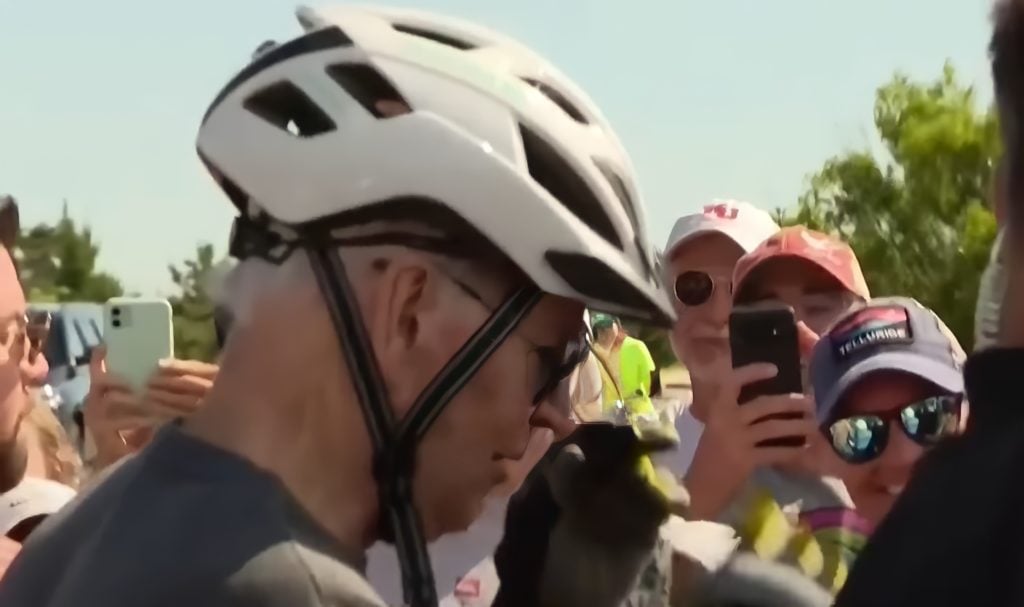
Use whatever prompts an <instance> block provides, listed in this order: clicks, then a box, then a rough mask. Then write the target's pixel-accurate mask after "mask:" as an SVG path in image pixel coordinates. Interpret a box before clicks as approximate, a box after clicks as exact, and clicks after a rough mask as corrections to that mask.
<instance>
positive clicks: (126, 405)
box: [102, 391, 149, 423]
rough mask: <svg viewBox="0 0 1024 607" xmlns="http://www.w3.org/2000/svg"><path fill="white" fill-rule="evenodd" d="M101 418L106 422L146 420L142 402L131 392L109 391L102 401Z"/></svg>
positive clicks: (146, 416)
mask: <svg viewBox="0 0 1024 607" xmlns="http://www.w3.org/2000/svg"><path fill="white" fill-rule="evenodd" d="M102 403H103V417H104V418H105V419H107V420H118V423H121V421H125V422H131V421H135V420H145V419H148V417H149V416H148V415H147V414H146V413H145V409H144V408H143V406H142V400H141V399H140V398H139V397H138V396H136V395H135V394H132V393H131V392H121V391H111V392H108V393H107V394H106V395H105V396H104V398H103V400H102Z"/></svg>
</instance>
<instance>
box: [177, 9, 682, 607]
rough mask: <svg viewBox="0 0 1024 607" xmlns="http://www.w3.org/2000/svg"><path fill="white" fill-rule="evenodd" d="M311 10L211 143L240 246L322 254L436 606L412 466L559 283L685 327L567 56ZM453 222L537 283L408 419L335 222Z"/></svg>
mask: <svg viewBox="0 0 1024 607" xmlns="http://www.w3.org/2000/svg"><path fill="white" fill-rule="evenodd" d="M298 18H299V22H300V23H301V24H302V27H303V28H304V29H305V31H306V33H305V34H304V35H302V36H300V37H298V38H296V39H294V40H291V41H290V42H287V43H285V44H282V45H280V46H277V45H273V44H266V43H265V44H263V45H261V46H260V49H259V50H258V51H257V52H256V53H255V54H254V56H253V60H252V62H251V63H250V64H249V66H247V67H246V68H244V69H243V70H242V71H241V72H240V73H239V74H238V75H237V76H235V78H233V79H232V80H231V81H230V82H229V83H228V84H227V85H226V86H225V87H224V89H223V90H222V91H221V92H220V93H219V94H218V95H217V97H216V98H215V100H214V101H213V103H212V104H211V106H210V108H209V110H207V113H206V116H205V117H204V119H203V123H202V126H201V127H200V131H199V137H198V142H197V148H198V152H199V155H200V157H201V158H202V160H203V162H204V164H205V165H206V166H207V168H208V169H209V170H210V172H211V174H212V175H213V177H214V179H215V180H216V181H217V182H218V183H219V184H220V186H221V187H222V188H223V189H224V191H225V193H226V194H227V195H228V196H229V198H231V200H232V201H233V202H234V203H235V205H236V206H237V207H238V209H239V211H240V217H239V218H237V219H236V222H235V234H234V235H233V238H232V253H233V254H234V255H236V256H238V257H246V256H252V255H257V256H261V257H263V258H264V259H267V260H270V261H280V260H281V259H283V258H285V257H287V256H288V255H290V254H291V253H293V252H295V251H297V250H304V251H305V252H306V253H307V254H308V255H309V257H310V261H311V265H312V267H313V269H314V272H315V273H316V275H317V280H318V281H319V284H320V287H321V290H322V291H323V292H324V299H325V301H326V303H327V305H328V309H329V311H330V313H331V316H332V320H333V322H334V325H335V329H336V331H337V333H338V338H339V343H340V345H341V348H342V351H343V353H344V355H345V357H346V363H347V364H348V367H349V371H350V375H351V377H352V381H353V385H354V387H355V389H356V393H357V395H358V397H359V401H360V406H361V407H362V411H363V417H364V419H365V421H366V424H367V430H368V433H369V435H370V438H371V441H372V444H373V446H374V450H375V457H376V464H377V465H376V468H375V476H376V478H377V482H378V485H379V489H380V493H381V505H382V512H381V514H382V516H381V519H382V521H383V525H382V532H383V533H385V534H389V533H390V534H391V536H392V537H393V539H394V541H395V544H396V548H397V550H398V553H399V556H400V559H401V561H402V565H403V576H404V582H405V588H406V594H407V600H408V602H410V603H411V604H412V605H415V606H416V607H424V606H426V605H433V604H436V593H434V591H433V584H432V583H431V580H430V564H429V560H428V556H427V552H426V548H425V541H424V538H423V537H422V531H421V529H420V525H419V519H418V517H417V516H416V513H415V509H414V507H413V505H412V498H411V476H412V471H413V462H414V458H415V450H416V446H417V444H418V441H419V439H420V437H422V435H423V434H424V433H425V432H426V431H427V430H428V429H429V427H430V425H431V423H432V422H433V421H434V419H436V417H437V415H438V414H439V413H440V411H441V409H442V408H443V407H444V405H446V404H447V402H448V401H450V399H451V398H452V397H453V396H454V395H455V394H456V393H457V392H458V390H459V389H461V387H462V386H463V385H465V383H466V382H467V381H469V379H470V378H471V377H472V375H473V374H474V373H475V372H476V370H477V369H479V367H480V366H481V365H482V364H483V363H484V362H485V361H486V359H487V357H488V356H490V354H491V353H492V352H493V351H494V350H495V349H496V348H497V347H499V346H500V344H501V343H502V342H503V341H504V339H505V338H507V336H508V335H509V334H510V332H511V331H512V330H513V329H514V328H515V326H516V325H517V324H518V322H519V321H520V320H521V319H522V318H523V316H525V314H526V313H527V312H528V311H529V309H530V308H531V307H532V306H533V305H535V304H536V302H537V301H538V300H539V298H540V297H541V294H542V293H551V294H555V295H561V296H565V297H568V298H572V299H575V300H578V301H581V302H583V303H585V304H587V305H588V306H590V307H594V308H597V309H601V310H607V311H610V312H614V313H617V314H621V315H623V316H627V317H632V318H636V319H641V320H647V321H652V322H656V323H660V324H668V323H670V322H671V320H672V318H673V311H672V305H671V303H670V301H669V298H668V296H667V292H666V290H665V289H664V288H663V286H662V283H661V277H660V272H658V271H657V270H656V267H655V259H654V256H653V253H654V251H653V249H652V248H651V247H650V246H649V244H648V239H647V237H646V230H645V227H644V226H645V217H644V214H643V208H642V206H640V203H639V196H638V194H637V190H636V185H635V178H634V175H633V169H632V166H631V164H630V161H629V159H628V157H627V156H626V153H625V151H624V150H623V148H622V146H621V144H620V143H619V141H618V139H617V138H616V136H615V134H614V133H613V132H612V130H611V128H610V127H609V126H608V124H607V123H606V121H605V119H604V118H603V117H602V116H601V113H600V112H599V111H598V109H597V108H596V107H595V106H594V104H593V103H592V102H591V101H590V100H589V99H588V98H587V97H586V95H585V94H584V93H583V92H582V91H580V90H579V89H578V88H577V87H576V86H575V85H573V84H572V83H571V82H570V81H569V80H568V79H567V78H566V77H565V76H563V75H562V74H561V73H560V72H559V71H557V70H556V69H555V68H554V67H552V66H551V65H550V64H548V63H547V62H546V61H544V60H543V59H541V58H540V57H538V56H537V55H535V54H534V53H533V52H531V51H530V50H529V49H526V48H525V47H523V46H522V45H520V44H518V43H516V42H514V41H512V40H509V39H507V38H505V37H503V36H500V35H499V34H496V33H494V32H491V31H489V30H486V29H484V28H480V27H477V26H474V25H471V24H468V23H465V22H462V21H458V20H454V19H449V18H444V17H438V16H434V15H430V14H427V13H422V12H413V11H398V10H390V9H377V8H353V7H332V8H322V9H317V10H314V9H309V8H300V9H299V10H298ZM439 216H444V217H445V221H450V220H451V219H452V218H454V220H455V221H457V222H458V223H459V225H461V226H465V227H468V228H469V229H470V231H472V232H473V233H474V234H477V235H479V236H480V237H481V238H482V239H484V240H485V241H486V243H487V244H488V245H489V246H492V247H494V248H495V249H497V250H498V251H500V252H501V253H502V254H503V255H504V256H505V257H507V258H508V259H509V260H511V261H512V262H513V263H514V264H515V265H516V266H518V268H519V269H521V270H522V271H523V273H524V274H526V276H528V277H529V278H530V279H531V281H532V283H533V284H532V285H530V286H529V287H525V286H524V287H522V288H521V289H520V290H519V291H517V292H516V293H514V294H513V295H512V296H510V297H509V298H508V299H507V300H506V302H505V303H504V304H503V305H502V306H501V307H499V308H498V309H497V310H496V311H495V312H494V313H493V315H492V316H491V317H490V319H489V320H488V321H487V322H486V323H485V324H484V325H483V326H482V327H481V328H480V329H479V330H478V331H477V332H476V333H475V334H474V336H473V337H472V338H471V339H470V340H469V341H468V342H467V343H466V344H465V345H464V346H463V348H462V349H461V350H460V351H459V353H458V354H456V356H455V357H454V358H453V359H452V361H450V362H449V364H448V365H447V366H446V367H445V368H444V369H443V370H442V371H441V373H440V374H438V376H437V377H436V378H435V379H434V380H433V381H432V382H431V383H430V385H429V386H428V387H427V388H426V389H425V390H424V392H423V394H421V395H420V397H419V399H418V400H417V402H416V403H415V404H414V405H413V407H412V409H411V411H410V413H409V414H408V415H407V416H406V417H405V418H403V419H401V420H396V419H394V417H393V412H392V411H391V408H390V407H389V406H388V403H387V395H386V391H385V390H384V389H383V381H382V380H381V378H380V374H379V370H378V369H377V368H376V361H375V358H374V357H373V355H372V350H371V348H370V346H369V342H368V340H367V338H366V334H365V328H364V326H363V323H362V319H361V317H360V312H359V306H358V305H357V303H356V300H355V297H354V295H353V293H352V289H351V287H350V285H349V283H348V279H347V274H346V272H345V268H344V264H343V263H342V261H341V258H340V256H339V255H338V253H337V248H338V246H341V244H343V243H342V242H341V241H339V240H337V239H336V238H335V236H334V234H335V231H334V228H335V227H343V226H351V225H355V224H359V223H365V222H369V221H373V220H376V219H395V220H398V219H418V220H432V219H434V218H436V217H439ZM391 236H394V235H391ZM447 240H448V239H445V242H447ZM344 244H348V245H352V246H358V245H356V244H353V242H352V241H351V240H349V241H345V243H344ZM363 244H366V243H365V242H364V243H363ZM392 244H394V243H392ZM437 245H438V242H436V239H435V242H433V243H431V244H430V246H431V247H433V246H437ZM410 246H416V245H410ZM420 246H423V247H425V248H427V244H426V243H422V242H421V243H420ZM581 329H582V327H581ZM581 339H584V337H583V335H582V334H581ZM585 357H586V342H585V341H582V342H581V344H580V346H579V347H576V348H574V349H573V348H570V347H568V346H567V350H566V356H565V358H564V360H563V363H562V366H561V367H560V368H559V369H557V371H556V372H555V373H553V374H552V377H551V379H553V380H557V379H558V378H559V377H560V378H563V379H564V378H565V377H567V376H568V375H569V374H570V373H571V372H572V370H573V369H575V367H576V366H577V365H578V364H579V363H580V362H581V361H582V360H584V359H585ZM538 398H539V397H538ZM535 402H537V401H535Z"/></svg>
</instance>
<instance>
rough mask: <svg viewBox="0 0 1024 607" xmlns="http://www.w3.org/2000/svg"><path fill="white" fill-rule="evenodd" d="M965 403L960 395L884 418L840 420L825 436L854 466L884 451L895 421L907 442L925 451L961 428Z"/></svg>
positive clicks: (920, 403) (923, 402) (931, 400)
mask: <svg viewBox="0 0 1024 607" xmlns="http://www.w3.org/2000/svg"><path fill="white" fill-rule="evenodd" d="M962 401H963V397H962V396H961V395H959V394H946V395H941V396H930V397H928V398H926V399H924V400H920V401H917V402H914V403H910V404H909V405H906V406H903V407H900V408H899V409H893V410H892V411H889V412H886V413H882V414H876V415H851V416H849V417H843V418H840V419H837V420H835V421H834V422H832V423H831V424H829V425H828V426H827V427H826V428H825V429H824V432H825V436H826V438H828V440H829V442H830V443H831V445H832V449H833V450H834V451H835V452H836V454H837V455H839V457H841V458H842V459H843V460H845V461H846V462H849V463H851V464H863V463H867V462H869V461H871V460H873V459H875V458H877V457H879V456H880V455H881V454H882V452H883V451H885V448H886V446H888V444H889V428H890V427H892V422H893V421H895V420H899V425H900V428H902V429H903V432H904V433H905V434H906V435H907V438H909V439H910V440H912V441H914V442H915V443H917V444H918V445H921V446H922V447H931V446H932V445H935V444H936V443H938V442H939V441H941V440H942V439H944V438H947V437H949V436H952V435H953V434H955V433H956V431H957V429H958V427H959V425H960V404H961V402H962Z"/></svg>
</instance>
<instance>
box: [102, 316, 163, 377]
mask: <svg viewBox="0 0 1024 607" xmlns="http://www.w3.org/2000/svg"><path fill="white" fill-rule="evenodd" d="M171 318H172V313H171V304H170V303H169V302H168V301H167V300H166V299H150V298H136V297H115V298H113V299H110V300H109V301H107V303H106V304H104V306H103V325H104V327H103V341H104V343H105V344H106V347H107V359H106V365H107V372H109V373H111V374H113V375H114V376H116V377H117V378H119V379H121V380H123V381H124V382H126V383H127V384H128V386H129V387H131V389H132V390H134V391H135V392H136V393H138V394H141V393H142V392H143V390H144V389H145V387H146V383H147V382H148V381H149V378H150V376H151V375H152V374H153V372H154V371H156V369H157V365H158V364H159V363H160V361H161V360H163V359H169V358H172V357H173V356H174V326H173V324H172V321H171Z"/></svg>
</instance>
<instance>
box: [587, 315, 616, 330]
mask: <svg viewBox="0 0 1024 607" xmlns="http://www.w3.org/2000/svg"><path fill="white" fill-rule="evenodd" d="M617 324H620V323H619V318H618V317H617V316H612V315H611V314H604V313H603V312H595V313H593V314H591V315H590V326H591V328H592V329H593V330H594V331H597V330H598V329H607V328H608V327H611V326H613V325H617Z"/></svg>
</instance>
